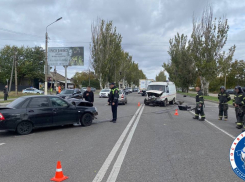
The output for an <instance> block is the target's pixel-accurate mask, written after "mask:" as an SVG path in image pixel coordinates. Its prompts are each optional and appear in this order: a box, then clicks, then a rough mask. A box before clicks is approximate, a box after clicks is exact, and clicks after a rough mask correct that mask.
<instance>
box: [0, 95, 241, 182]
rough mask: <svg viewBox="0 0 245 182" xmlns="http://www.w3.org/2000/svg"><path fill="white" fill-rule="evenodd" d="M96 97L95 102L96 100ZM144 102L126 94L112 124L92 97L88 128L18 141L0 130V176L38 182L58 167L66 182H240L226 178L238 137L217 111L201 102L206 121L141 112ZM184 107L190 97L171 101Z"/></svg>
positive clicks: (43, 132) (11, 181)
mask: <svg viewBox="0 0 245 182" xmlns="http://www.w3.org/2000/svg"><path fill="white" fill-rule="evenodd" d="M96 97H97V96H96ZM143 99H144V97H142V96H141V95H138V94H137V93H132V94H130V95H128V104H127V105H120V106H119V107H118V122H117V123H116V124H114V123H111V122H109V120H111V112H110V107H109V106H107V105H106V104H107V99H103V98H101V99H100V98H96V100H95V106H96V107H97V108H98V111H99V116H98V118H97V119H96V120H95V121H94V123H93V125H92V126H90V127H81V126H65V127H55V128H45V129H38V130H35V131H34V132H33V133H32V134H30V135H26V136H18V135H16V134H15V133H12V132H6V131H0V177H1V181H6V182H24V181H25V182H29V181H30V182H45V181H49V180H50V178H51V177H53V176H54V174H55V168H56V163H57V161H58V160H60V161H61V164H62V169H63V172H64V174H65V175H67V176H69V179H68V180H66V181H67V182H68V181H71V182H98V181H102V182H106V181H107V182H111V181H118V182H196V181H203V182H206V181H212V182H213V181H218V182H219V181H222V182H230V181H242V180H240V178H238V177H237V176H236V175H235V174H234V173H233V171H232V169H231V167H230V162H229V149H230V146H231V143H232V142H233V138H234V137H236V136H237V135H238V134H240V132H241V130H237V129H236V128H235V115H234V109H233V108H230V109H229V121H218V120H217V118H218V105H217V104H215V103H211V102H206V108H205V114H206V118H207V121H204V122H201V121H197V120H193V119H192V117H193V114H192V113H191V112H188V111H179V116H175V115H174V112H175V109H176V108H177V107H176V106H171V105H169V106H168V107H151V106H144V105H142V106H140V107H138V106H137V104H138V102H141V103H143ZM177 100H181V101H185V104H189V105H193V106H194V104H195V100H194V98H191V97H183V96H182V95H178V96H177Z"/></svg>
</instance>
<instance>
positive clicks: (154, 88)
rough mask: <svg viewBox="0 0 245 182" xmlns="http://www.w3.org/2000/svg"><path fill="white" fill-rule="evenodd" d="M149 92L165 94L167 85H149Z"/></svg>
mask: <svg viewBox="0 0 245 182" xmlns="http://www.w3.org/2000/svg"><path fill="white" fill-rule="evenodd" d="M147 90H158V91H163V92H165V85H149V86H148V87H147Z"/></svg>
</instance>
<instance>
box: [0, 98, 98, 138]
mask: <svg viewBox="0 0 245 182" xmlns="http://www.w3.org/2000/svg"><path fill="white" fill-rule="evenodd" d="M97 114H98V112H97V109H96V108H95V107H93V105H92V104H91V103H88V102H86V101H81V100H79V101H76V102H75V101H72V102H68V101H66V100H63V99H62V98H60V97H57V96H52V95H48V96H46V95H45V96H44V95H42V96H23V97H19V98H18V99H16V100H14V101H13V102H11V103H10V104H9V105H7V106H6V107H4V108H0V130H9V131H16V132H17V133H18V134H20V135H27V134H29V133H31V132H32V130H33V129H34V128H41V127H50V126H63V125H70V124H76V123H80V124H81V125H82V126H90V125H91V124H92V121H93V119H94V118H95V116H96V115H97Z"/></svg>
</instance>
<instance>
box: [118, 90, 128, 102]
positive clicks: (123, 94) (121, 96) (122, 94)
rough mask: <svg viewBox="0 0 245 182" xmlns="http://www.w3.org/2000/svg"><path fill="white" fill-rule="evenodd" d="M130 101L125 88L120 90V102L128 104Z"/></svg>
mask: <svg viewBox="0 0 245 182" xmlns="http://www.w3.org/2000/svg"><path fill="white" fill-rule="evenodd" d="M127 103H128V99H127V96H126V93H125V92H124V90H119V98H118V104H123V105H125V104H127Z"/></svg>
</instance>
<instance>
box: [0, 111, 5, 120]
mask: <svg viewBox="0 0 245 182" xmlns="http://www.w3.org/2000/svg"><path fill="white" fill-rule="evenodd" d="M3 120H5V118H4V117H3V115H2V113H0V121H3Z"/></svg>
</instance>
